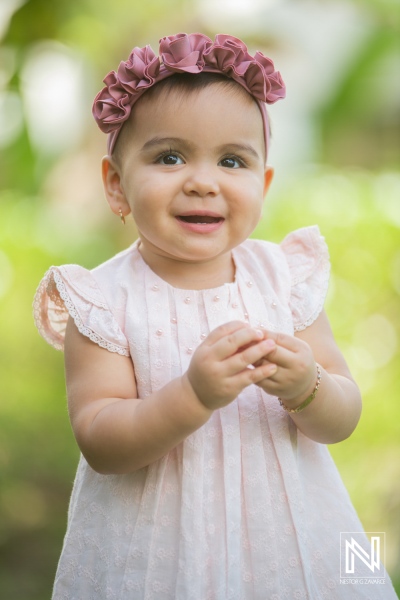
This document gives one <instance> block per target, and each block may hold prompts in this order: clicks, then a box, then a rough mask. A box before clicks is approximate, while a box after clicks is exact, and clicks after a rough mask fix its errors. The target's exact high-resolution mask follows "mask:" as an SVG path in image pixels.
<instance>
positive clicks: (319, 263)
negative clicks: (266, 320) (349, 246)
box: [281, 225, 330, 331]
mask: <svg viewBox="0 0 400 600" xmlns="http://www.w3.org/2000/svg"><path fill="white" fill-rule="evenodd" d="M281 249H282V250H283V253H284V255H285V258H286V261H287V264H288V267H289V276H290V292H289V293H290V299H289V305H290V308H291V311H292V316H293V324H294V329H295V331H302V330H303V329H306V327H308V326H309V325H311V324H312V323H313V322H314V321H315V320H316V318H317V317H318V315H319V314H320V313H321V311H322V309H323V306H324V301H325V297H326V293H327V291H328V283H329V273H330V262H329V253H328V248H327V245H326V243H325V239H324V238H323V236H322V235H321V233H320V231H319V228H318V227H317V226H316V225H314V226H312V227H305V228H303V229H298V230H297V231H293V232H292V233H290V234H289V235H288V236H287V237H286V238H285V239H284V240H283V242H282V243H281Z"/></svg>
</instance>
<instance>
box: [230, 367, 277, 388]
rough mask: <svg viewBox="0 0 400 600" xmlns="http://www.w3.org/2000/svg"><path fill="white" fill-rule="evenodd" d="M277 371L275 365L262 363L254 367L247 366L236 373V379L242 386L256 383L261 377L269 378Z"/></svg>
mask: <svg viewBox="0 0 400 600" xmlns="http://www.w3.org/2000/svg"><path fill="white" fill-rule="evenodd" d="M276 372H277V366H276V365H274V364H271V363H267V364H263V365H261V366H259V367H256V368H253V369H251V368H249V367H247V368H246V369H244V370H243V371H242V372H241V373H239V374H238V375H237V379H238V381H239V382H240V385H242V386H243V387H244V386H246V385H250V384H251V383H258V382H259V381H262V380H263V379H269V378H271V377H273V376H274V375H275V373H276Z"/></svg>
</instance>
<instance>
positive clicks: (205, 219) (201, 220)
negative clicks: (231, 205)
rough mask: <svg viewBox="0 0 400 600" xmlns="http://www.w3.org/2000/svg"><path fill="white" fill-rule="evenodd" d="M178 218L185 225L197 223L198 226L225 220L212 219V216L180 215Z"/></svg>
mask: <svg viewBox="0 0 400 600" xmlns="http://www.w3.org/2000/svg"><path fill="white" fill-rule="evenodd" d="M177 218H178V219H179V220H180V221H183V222H184V223H196V224H197V225H209V224H210V223H219V222H220V221H223V220H224V219H223V217H212V216H210V215H186V216H185V215H179V216H178V217H177Z"/></svg>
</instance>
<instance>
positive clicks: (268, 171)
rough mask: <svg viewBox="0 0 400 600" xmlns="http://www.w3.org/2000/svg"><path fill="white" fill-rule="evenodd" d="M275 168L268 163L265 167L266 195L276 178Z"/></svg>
mask: <svg viewBox="0 0 400 600" xmlns="http://www.w3.org/2000/svg"><path fill="white" fill-rule="evenodd" d="M274 173H275V171H274V169H273V168H272V167H268V165H267V166H266V167H265V172H264V196H266V195H267V192H268V190H269V186H270V185H271V182H272V180H273V178H274Z"/></svg>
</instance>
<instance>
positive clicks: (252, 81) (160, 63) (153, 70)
mask: <svg viewBox="0 0 400 600" xmlns="http://www.w3.org/2000/svg"><path fill="white" fill-rule="evenodd" d="M159 53H160V56H156V55H155V54H154V52H153V50H152V48H151V47H150V46H145V47H144V48H134V49H133V50H132V52H131V55H130V56H129V58H128V60H127V61H125V62H121V63H120V65H119V67H118V71H117V72H115V71H111V72H110V73H108V75H106V77H105V78H104V80H103V81H104V83H105V84H106V86H105V87H104V88H103V89H102V90H101V92H99V93H98V94H97V96H96V98H95V99H94V102H93V116H94V118H95V120H96V122H97V125H98V126H99V127H100V129H101V131H103V132H104V133H107V134H109V135H108V145H107V147H108V152H109V154H111V153H112V151H113V149H114V146H115V143H116V141H117V137H118V135H119V133H120V131H121V128H122V125H123V124H124V123H125V121H127V119H128V118H129V116H130V114H131V110H132V106H133V105H134V104H135V102H136V101H137V100H138V99H139V98H140V97H141V95H142V94H143V93H144V92H145V91H146V90H148V89H149V88H150V87H152V86H153V85H155V84H156V83H158V82H159V81H162V80H163V79H165V78H166V77H170V76H171V75H173V74H174V73H201V72H205V73H220V74H222V75H225V76H226V77H230V78H231V79H234V80H235V81H236V82H237V83H239V84H240V85H241V86H242V87H244V89H245V90H247V91H248V92H249V94H250V95H251V96H253V98H254V99H255V100H256V102H257V104H258V106H259V108H260V111H261V115H262V118H263V125H264V139H265V146H266V150H268V141H269V126H268V116H267V111H266V108H265V104H264V103H265V102H266V103H267V104H273V103H274V102H276V101H277V100H280V99H281V98H284V97H285V95H286V88H285V84H284V83H283V81H282V78H281V75H280V73H279V72H278V71H275V67H274V63H273V62H272V60H271V59H270V58H267V57H266V56H264V55H263V54H262V53H261V52H256V54H255V55H254V57H253V56H251V55H250V54H249V53H248V51H247V46H246V45H245V44H244V43H243V42H242V41H241V40H239V39H238V38H236V37H233V36H230V35H224V34H219V35H217V36H215V41H214V42H212V40H211V39H210V38H209V37H207V36H206V35H203V34H202V33H190V34H189V35H188V34H186V33H178V34H177V35H171V36H168V37H164V38H162V39H161V40H160V50H159Z"/></svg>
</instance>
